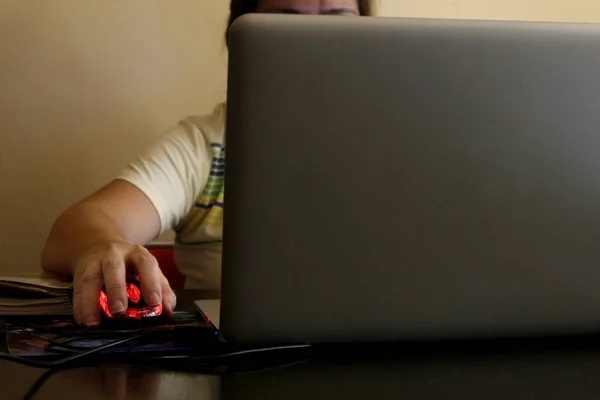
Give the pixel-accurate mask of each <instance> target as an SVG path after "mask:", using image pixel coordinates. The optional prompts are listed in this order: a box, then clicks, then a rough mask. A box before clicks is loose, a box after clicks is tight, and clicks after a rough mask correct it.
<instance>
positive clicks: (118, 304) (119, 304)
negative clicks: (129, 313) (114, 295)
mask: <svg viewBox="0 0 600 400" xmlns="http://www.w3.org/2000/svg"><path fill="white" fill-rule="evenodd" d="M123 311H125V303H123V300H115V301H114V302H113V303H112V306H111V307H110V312H111V314H119V313H122V312H123Z"/></svg>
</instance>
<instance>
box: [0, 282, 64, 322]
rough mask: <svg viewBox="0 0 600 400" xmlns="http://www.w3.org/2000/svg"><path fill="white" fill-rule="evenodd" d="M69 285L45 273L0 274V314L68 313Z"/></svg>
mask: <svg viewBox="0 0 600 400" xmlns="http://www.w3.org/2000/svg"><path fill="white" fill-rule="evenodd" d="M71 288H72V284H71V283H70V282H65V281H61V280H60V279H57V278H56V277H54V276H51V275H48V274H45V273H42V274H22V275H18V276H0V315H70V314H72V313H73V308H72V305H71Z"/></svg>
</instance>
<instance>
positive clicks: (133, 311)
mask: <svg viewBox="0 0 600 400" xmlns="http://www.w3.org/2000/svg"><path fill="white" fill-rule="evenodd" d="M126 288H127V300H128V304H127V310H125V312H123V314H121V315H117V316H115V315H113V314H112V313H111V312H110V309H109V307H108V296H107V295H106V289H105V288H104V287H102V290H101V291H100V307H101V308H102V310H103V311H104V314H105V315H106V316H107V317H108V318H125V319H142V318H150V317H158V316H159V315H161V314H162V310H163V306H162V303H160V304H159V305H157V306H149V305H147V304H146V302H145V301H144V299H143V298H142V293H141V291H140V288H139V284H138V283H137V282H132V281H129V282H127V286H126Z"/></svg>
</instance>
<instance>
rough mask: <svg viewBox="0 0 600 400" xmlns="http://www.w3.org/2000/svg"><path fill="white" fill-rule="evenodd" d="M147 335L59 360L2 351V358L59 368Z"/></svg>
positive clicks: (35, 365)
mask: <svg viewBox="0 0 600 400" xmlns="http://www.w3.org/2000/svg"><path fill="white" fill-rule="evenodd" d="M146 335H147V333H144V334H140V335H135V336H131V337H128V338H125V339H119V340H114V341H112V342H110V343H107V344H104V345H102V346H97V347H94V348H92V349H90V350H86V351H81V352H79V353H76V354H73V355H70V356H68V357H63V358H60V359H58V360H53V361H43V360H37V359H33V358H31V357H22V356H17V355H14V354H8V353H0V360H6V361H12V362H15V363H18V364H22V365H26V366H28V367H34V368H46V369H51V368H57V367H62V366H64V365H65V364H68V363H70V362H73V361H78V360H80V359H82V358H84V357H88V356H91V355H92V354H95V353H99V352H101V351H104V350H108V349H111V348H113V347H118V346H122V345H124V344H127V343H130V342H133V341H135V340H139V339H140V338H142V337H143V336H146Z"/></svg>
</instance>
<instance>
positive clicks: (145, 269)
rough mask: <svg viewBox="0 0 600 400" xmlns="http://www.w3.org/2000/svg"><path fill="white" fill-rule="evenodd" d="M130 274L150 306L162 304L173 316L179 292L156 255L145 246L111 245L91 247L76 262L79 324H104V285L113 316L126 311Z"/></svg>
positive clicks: (75, 295) (75, 303) (75, 309)
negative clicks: (127, 280) (174, 289)
mask: <svg viewBox="0 0 600 400" xmlns="http://www.w3.org/2000/svg"><path fill="white" fill-rule="evenodd" d="M128 275H136V276H137V278H138V279H139V282H140V287H141V290H142V296H143V298H144V301H145V302H146V303H147V304H148V305H149V306H157V305H158V304H160V303H161V302H162V304H163V312H165V314H166V315H167V316H171V314H172V311H173V309H174V308H175V304H176V298H175V293H173V290H171V287H170V286H169V282H168V281H167V279H166V278H165V276H164V275H163V274H162V271H161V270H160V268H159V266H158V262H157V261H156V259H155V258H154V256H153V255H152V254H150V252H148V250H147V249H146V248H144V247H142V246H138V245H133V244H130V243H126V242H109V243H102V244H100V245H95V246H93V247H91V248H90V249H89V250H88V251H87V252H86V253H85V255H84V256H83V257H81V259H80V260H78V261H77V263H76V268H75V273H74V276H73V316H74V317H75V321H76V322H77V323H79V324H84V325H87V326H94V325H98V324H99V323H100V303H99V296H100V291H101V290H102V286H103V285H104V287H105V289H106V294H107V296H108V305H109V310H110V312H111V314H113V315H120V314H122V313H123V312H125V311H126V310H127V302H128V300H127V290H126V276H128Z"/></svg>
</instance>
